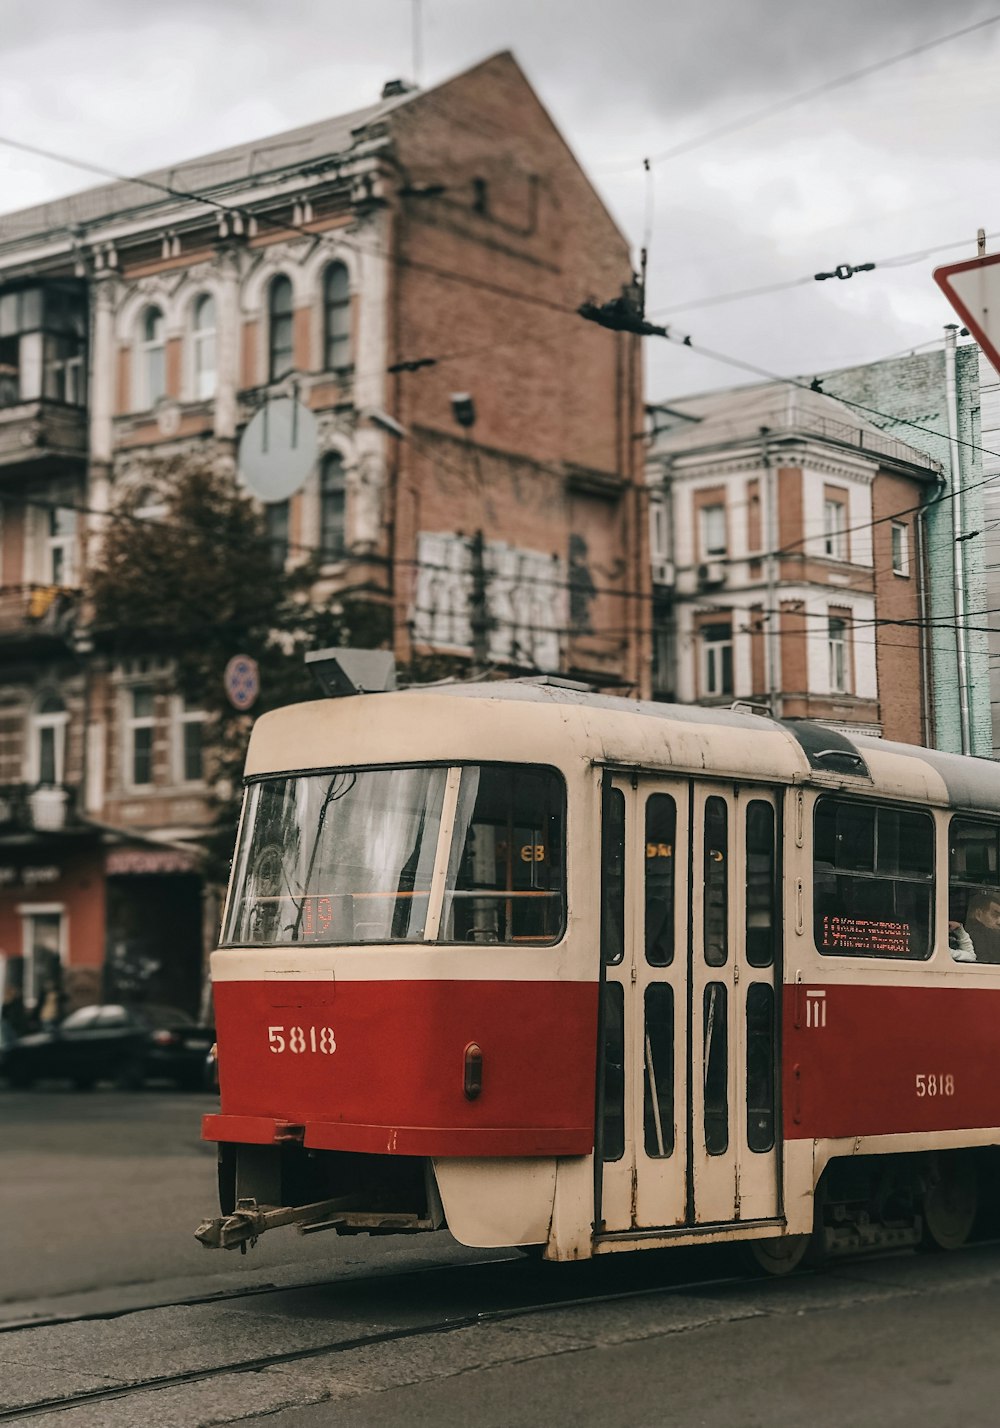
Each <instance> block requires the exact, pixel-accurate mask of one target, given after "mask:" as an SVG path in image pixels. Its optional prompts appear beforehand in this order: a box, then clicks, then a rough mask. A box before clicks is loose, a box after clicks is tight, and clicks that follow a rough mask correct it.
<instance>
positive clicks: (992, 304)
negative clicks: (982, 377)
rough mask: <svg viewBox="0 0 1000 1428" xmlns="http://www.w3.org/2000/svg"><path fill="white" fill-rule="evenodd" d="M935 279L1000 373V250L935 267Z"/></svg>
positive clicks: (999, 373)
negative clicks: (963, 261)
mask: <svg viewBox="0 0 1000 1428" xmlns="http://www.w3.org/2000/svg"><path fill="white" fill-rule="evenodd" d="M934 281H935V282H936V283H937V285H938V287H939V288H940V289H941V291H942V292H943V293H944V295H945V297H946V298H947V299H948V301H949V302H950V303H951V305H952V307H953V308H954V309H955V311H956V312H957V313H958V315H959V317H960V318H961V319H962V321H963V323H964V324H965V326H966V327H967V328H968V329H969V331H970V332H971V333H972V335H973V337H974V338H975V339H976V341H977V342H978V343H979V345H980V347H981V348H982V349H983V352H984V353H985V354H986V357H987V359H988V360H989V361H990V362H992V363H993V366H994V368H995V369H996V372H997V375H998V376H1000V253H991V254H990V255H989V257H985V258H970V259H969V260H968V261H967V262H965V263H950V264H949V265H948V267H946V268H935V270H934Z"/></svg>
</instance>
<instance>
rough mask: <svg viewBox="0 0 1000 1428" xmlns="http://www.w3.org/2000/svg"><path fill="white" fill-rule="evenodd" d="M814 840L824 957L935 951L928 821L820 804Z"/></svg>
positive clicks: (873, 807) (878, 807)
mask: <svg viewBox="0 0 1000 1428" xmlns="http://www.w3.org/2000/svg"><path fill="white" fill-rule="evenodd" d="M813 838H814V842H813V923H814V934H815V938H816V946H817V948H818V949H819V951H820V952H821V953H823V955H824V956H827V957H887V958H904V957H906V958H916V959H921V958H926V957H929V956H930V955H931V952H932V950H933V945H934V938H933V925H934V923H933V913H934V820H933V818H932V817H931V816H930V814H929V813H924V812H918V811H916V810H914V809H908V808H889V807H886V806H885V805H884V804H873V803H858V802H854V801H851V800H848V799H841V798H821V799H819V800H818V802H817V804H816V810H815V814H814V819H813Z"/></svg>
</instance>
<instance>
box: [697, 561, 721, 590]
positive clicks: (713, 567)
mask: <svg viewBox="0 0 1000 1428" xmlns="http://www.w3.org/2000/svg"><path fill="white" fill-rule="evenodd" d="M725 583H726V566H725V562H724V561H721V560H706V561H705V563H704V564H703V565H699V566H698V589H699V590H717V589H718V588H719V586H720V585H725Z"/></svg>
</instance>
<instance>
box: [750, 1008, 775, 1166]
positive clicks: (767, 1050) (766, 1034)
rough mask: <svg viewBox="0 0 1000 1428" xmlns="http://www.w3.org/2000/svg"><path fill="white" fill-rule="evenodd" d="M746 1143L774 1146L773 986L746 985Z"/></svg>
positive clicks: (763, 1147) (758, 1147)
mask: <svg viewBox="0 0 1000 1428" xmlns="http://www.w3.org/2000/svg"><path fill="white" fill-rule="evenodd" d="M747 1145H748V1146H749V1147H750V1149H751V1150H753V1151H757V1152H762V1151H767V1150H771V1149H772V1148H773V1146H774V988H773V987H770V986H768V985H767V983H766V982H754V983H753V985H752V986H750V987H748V988H747Z"/></svg>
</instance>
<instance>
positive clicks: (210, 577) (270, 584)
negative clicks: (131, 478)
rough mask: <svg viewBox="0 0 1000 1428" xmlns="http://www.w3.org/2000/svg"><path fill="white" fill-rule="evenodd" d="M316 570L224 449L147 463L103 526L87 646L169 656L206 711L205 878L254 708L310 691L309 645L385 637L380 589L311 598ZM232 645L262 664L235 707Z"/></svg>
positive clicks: (221, 835) (219, 859)
mask: <svg viewBox="0 0 1000 1428" xmlns="http://www.w3.org/2000/svg"><path fill="white" fill-rule="evenodd" d="M154 506H155V509H156V512H157V514H156V515H151V514H150V510H151V507H154ZM316 575H317V568H316V562H315V560H314V559H309V558H306V559H295V560H292V561H291V562H288V563H287V565H286V564H285V563H284V562H283V561H279V560H276V559H275V554H274V548H273V545H272V542H271V539H270V537H269V534H268V529H267V522H266V520H265V519H264V516H263V515H262V513H261V511H260V509H259V507H258V506H257V505H256V504H255V503H254V501H253V500H251V498H250V497H249V496H248V495H247V494H246V492H245V491H244V490H242V488H241V487H240V486H239V484H238V482H237V479H236V475H235V471H234V469H233V465H232V462H231V461H229V460H226V459H212V458H210V457H207V456H203V455H200V454H188V455H181V456H177V457H174V458H171V459H167V460H164V461H161V462H159V463H156V464H155V465H154V466H151V467H150V468H149V471H148V474H147V480H146V481H145V484H144V485H143V486H142V487H141V488H137V489H134V490H133V491H132V492H131V494H127V495H125V496H123V497H122V499H121V500H120V501H119V502H118V503H117V504H116V505H115V506H114V508H113V510H112V512H111V513H110V515H109V517H108V518H107V521H106V523H105V529H104V530H103V532H101V533H100V548H99V551H98V552H97V554H96V559H95V561H94V563H93V565H92V567H91V569H90V574H89V579H88V588H87V596H88V603H89V608H90V614H91V620H92V634H93V637H94V641H95V646H96V648H97V649H98V650H100V651H102V652H104V653H105V654H106V655H108V656H110V657H112V658H128V657H137V656H145V657H150V656H152V657H154V658H157V659H161V660H163V659H165V660H169V661H170V662H171V665H172V667H173V669H174V670H175V671H176V685H177V692H178V693H180V694H182V695H184V696H185V697H186V698H187V699H188V700H190V701H191V702H192V703H193V704H195V705H197V707H199V708H201V709H204V710H205V711H206V714H207V716H208V717H207V720H206V725H205V736H206V764H207V768H208V771H209V774H210V787H211V788H212V789H213V793H212V795H211V797H212V801H213V803H214V813H215V817H214V823H213V828H212V832H211V834H210V836H209V837H208V839H207V840H206V841H207V851H208V853H209V864H208V866H207V867H206V870H205V871H206V874H207V876H208V877H209V878H210V879H211V880H213V881H223V880H224V876H225V868H226V867H227V865H228V860H229V858H230V856H231V854H232V846H233V839H234V837H235V832H236V824H237V820H238V816H239V788H240V781H241V775H242V765H243V759H244V756H245V753H246V743H247V739H248V737H249V733H250V727H251V725H252V722H253V717H255V716H256V715H258V714H261V713H264V712H265V711H267V710H269V709H274V708H278V707H279V706H281V705H283V704H290V703H294V702H296V701H298V700H301V699H312V698H315V697H316V689H315V686H314V685H313V682H312V679H311V676H310V675H309V673H308V670H307V669H306V666H305V663H304V656H305V653H306V651H307V650H309V649H314V648H323V647H325V646H327V645H338V644H353V645H359V646H362V647H367V648H379V647H385V646H386V645H388V644H390V643H391V617H390V612H389V609H388V607H387V605H386V603H385V601H384V597H382V599H381V600H380V599H379V597H378V596H377V594H375V593H374V592H371V591H366V590H363V589H357V588H356V589H354V590H351V591H348V592H346V593H344V594H341V595H338V596H337V597H336V598H335V599H334V600H331V601H329V602H327V603H325V604H318V603H317V602H316V600H315V599H314V598H313V594H314V589H315V581H316ZM235 654H246V655H250V656H251V657H252V658H253V659H255V660H256V661H257V664H258V665H259V667H260V684H261V690H260V697H259V699H258V701H257V703H256V704H255V706H254V709H253V711H252V714H246V713H241V712H239V711H238V710H236V709H234V708H233V706H232V705H231V704H230V702H229V700H228V698H227V696H226V692H225V689H224V687H223V671H224V670H225V667H226V664H227V662H228V661H229V659H230V658H231V657H232V656H233V655H235Z"/></svg>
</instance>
